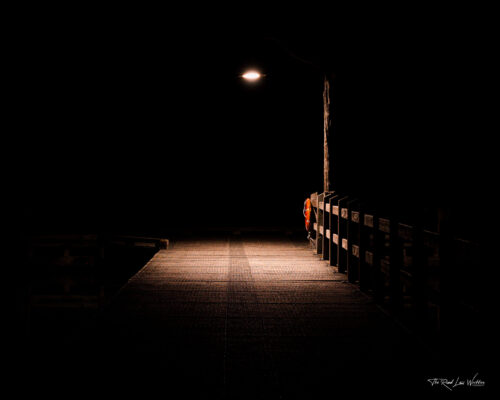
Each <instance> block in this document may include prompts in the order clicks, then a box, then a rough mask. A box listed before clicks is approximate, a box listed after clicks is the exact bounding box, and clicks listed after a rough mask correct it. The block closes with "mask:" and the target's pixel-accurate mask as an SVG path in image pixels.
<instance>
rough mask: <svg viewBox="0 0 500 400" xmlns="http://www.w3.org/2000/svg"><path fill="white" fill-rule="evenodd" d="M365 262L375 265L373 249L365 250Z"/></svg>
mask: <svg viewBox="0 0 500 400" xmlns="http://www.w3.org/2000/svg"><path fill="white" fill-rule="evenodd" d="M365 263H367V264H368V265H370V266H371V267H373V253H372V252H371V251H368V250H366V251H365Z"/></svg>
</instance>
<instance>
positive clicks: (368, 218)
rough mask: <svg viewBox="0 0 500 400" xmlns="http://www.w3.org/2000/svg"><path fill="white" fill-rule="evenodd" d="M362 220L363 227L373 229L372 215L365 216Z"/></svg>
mask: <svg viewBox="0 0 500 400" xmlns="http://www.w3.org/2000/svg"><path fill="white" fill-rule="evenodd" d="M364 220H365V226H367V227H368V228H373V227H374V224H373V220H374V217H373V215H370V214H365V218H364Z"/></svg>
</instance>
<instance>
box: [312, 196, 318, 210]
mask: <svg viewBox="0 0 500 400" xmlns="http://www.w3.org/2000/svg"><path fill="white" fill-rule="evenodd" d="M311 205H312V206H313V207H314V208H318V193H311Z"/></svg>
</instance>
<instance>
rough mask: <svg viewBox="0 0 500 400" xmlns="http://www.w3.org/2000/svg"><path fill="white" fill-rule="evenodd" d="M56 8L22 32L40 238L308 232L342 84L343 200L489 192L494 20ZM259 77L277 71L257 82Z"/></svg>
mask: <svg viewBox="0 0 500 400" xmlns="http://www.w3.org/2000/svg"><path fill="white" fill-rule="evenodd" d="M43 11H44V13H42V14H37V12H36V11H33V10H30V12H29V13H28V12H26V13H25V14H21V19H20V22H19V24H15V26H14V27H13V29H12V31H11V32H10V35H9V38H11V39H12V40H11V41H10V45H11V46H12V49H13V50H14V56H13V57H11V61H13V63H12V65H13V70H14V71H13V74H12V76H11V78H12V79H10V83H13V86H14V88H15V90H14V91H13V95H12V97H11V101H10V105H11V106H12V105H13V106H14V110H15V111H14V112H13V116H14V117H15V118H14V121H15V122H14V124H12V125H11V130H12V133H11V134H10V135H9V143H8V146H7V152H8V153H9V156H12V155H13V156H14V157H13V160H14V161H13V162H12V163H11V165H10V167H11V168H12V171H13V173H11V174H10V178H11V179H13V181H14V182H15V185H16V186H15V190H14V193H15V195H16V196H15V197H16V199H18V200H17V201H16V203H17V204H18V205H20V208H19V210H20V211H17V212H18V213H19V215H20V217H21V219H22V221H23V223H24V225H25V226H27V227H28V228H29V229H30V230H35V231H42V232H45V231H47V232H49V231H92V232H95V231H127V232H131V231H133V232H143V233H168V232H170V231H174V230H176V229H181V228H193V227H198V228H214V227H226V226H228V227H245V226H253V227H255V226H265V227H273V226H291V227H300V226H301V225H302V215H301V209H302V202H303V201H304V199H305V198H306V197H307V196H308V195H309V194H310V193H311V192H314V191H319V192H321V191H322V178H323V177H322V174H323V171H322V168H323V167H322V163H323V160H322V156H323V149H322V143H323V116H322V113H323V105H322V84H323V76H324V74H325V73H327V74H329V76H334V89H333V93H334V94H333V96H334V113H335V123H334V125H335V126H334V131H333V138H332V139H331V154H330V157H331V159H332V180H333V184H334V188H335V189H337V190H340V191H342V192H345V193H348V194H352V195H356V196H359V197H360V198H362V199H365V200H367V202H369V203H374V204H375V203H377V204H378V207H380V208H381V209H386V210H391V212H394V213H397V214H399V215H402V216H403V217H405V216H412V215H414V214H418V212H417V211H416V210H417V209H418V210H419V209H421V208H424V207H425V208H430V209H433V208H437V207H441V206H443V205H445V206H447V207H449V208H453V207H460V202H461V200H460V198H461V197H462V196H463V195H464V194H465V193H468V194H470V193H474V194H475V195H477V196H479V197H481V198H484V197H485V193H486V189H485V184H486V183H487V182H488V181H487V179H486V178H485V174H487V172H486V171H487V169H486V166H485V165H484V162H485V161H487V160H488V157H489V156H488V155H487V153H486V152H485V150H486V149H488V147H490V146H489V145H488V144H489V143H491V136H490V134H489V128H488V126H487V123H486V116H487V114H488V113H489V111H488V110H489V108H490V107H491V106H489V105H488V104H489V102H488V91H489V89H488V88H489V85H490V84H491V82H490V80H489V79H490V78H489V77H488V74H487V70H488V68H490V60H491V51H490V50H489V47H488V46H489V45H488V37H489V30H490V25H489V24H488V23H487V21H486V20H484V21H483V20H482V18H483V17H485V15H484V14H482V13H479V14H477V13H475V14H474V13H467V12H466V11H467V10H458V11H457V10H446V11H445V12H438V11H437V10H420V11H419V12H418V13H417V12H412V13H410V12H407V11H404V10H400V12H399V13H397V12H396V13H395V14H394V13H392V14H390V13H387V12H386V11H387V10H379V9H378V10H360V11H359V12H358V13H354V14H353V13H346V14H339V13H335V12H333V11H332V12H326V11H323V12H321V10H319V12H318V13H313V14H312V15H310V14H304V15H302V17H299V18H295V19H292V18H291V17H289V16H287V15H285V14H282V15H279V14H278V16H277V17H276V18H275V19H273V18H272V17H269V15H266V18H262V19H259V18H258V17H253V16H251V17H248V18H246V19H243V17H242V15H243V14H242V13H240V14H238V13H233V14H230V13H229V14H222V13H219V12H218V11H213V10H212V13H211V14H206V15H203V13H202V12H200V15H197V16H196V17H194V15H193V14H189V13H188V14H181V13H178V12H176V11H173V10H170V11H165V12H162V13H160V14H159V15H155V13H153V12H152V13H146V14H145V15H144V14H140V15H136V16H133V15H132V16H130V15H129V16H127V18H125V17H123V16H122V14H120V13H118V11H117V10H115V11H116V13H115V12H113V11H112V12H109V13H102V12H95V13H90V15H89V14H88V13H86V12H84V11H81V12H79V11H72V12H69V13H65V11H64V10H62V11H61V10H43ZM132 11H133V10H132ZM371 11H377V13H376V14H371ZM393 11H394V10H393ZM396 11H397V10H396ZM132 14H133V13H132ZM264 14H265V13H264ZM250 67H254V68H257V69H258V70H260V71H261V72H262V73H264V74H265V77H264V78H263V79H262V80H261V81H260V82H258V83H254V84H249V83H247V82H244V81H243V80H242V79H241V78H240V77H239V75H240V74H241V73H242V72H244V71H245V70H246V69H247V68H250ZM332 74H333V75H332ZM11 139H12V141H10V140H11ZM409 218H410V217H409ZM470 224H472V225H471V226H473V229H475V230H476V231H477V230H478V229H479V228H478V224H479V222H477V221H475V222H474V221H471V222H470ZM469 231H470V230H469Z"/></svg>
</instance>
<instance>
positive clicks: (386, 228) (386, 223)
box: [378, 218, 391, 233]
mask: <svg viewBox="0 0 500 400" xmlns="http://www.w3.org/2000/svg"><path fill="white" fill-rule="evenodd" d="M378 229H379V230H380V231H382V232H385V233H391V220H389V219H387V218H379V219H378Z"/></svg>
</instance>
